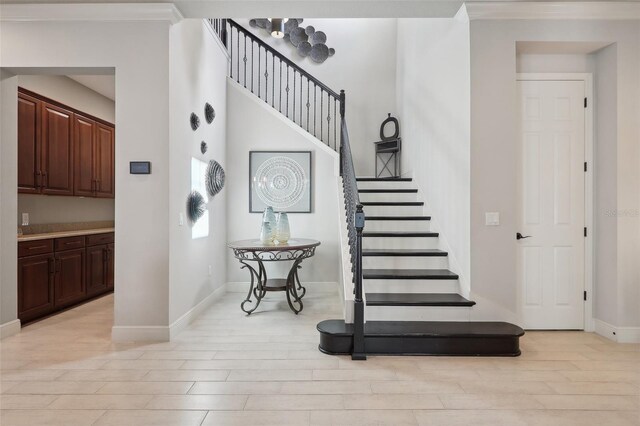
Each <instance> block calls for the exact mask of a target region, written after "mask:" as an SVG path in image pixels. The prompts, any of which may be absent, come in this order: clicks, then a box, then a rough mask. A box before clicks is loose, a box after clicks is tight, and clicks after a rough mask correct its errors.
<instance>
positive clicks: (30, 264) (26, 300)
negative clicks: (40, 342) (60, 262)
mask: <svg viewBox="0 0 640 426" xmlns="http://www.w3.org/2000/svg"><path fill="white" fill-rule="evenodd" d="M54 272H55V265H54V257H53V253H49V254H43V255H38V256H30V257H25V258H20V259H18V318H20V321H21V322H23V323H24V322H28V321H30V320H32V319H35V318H38V317H41V316H44V315H47V314H48V313H50V312H52V311H53V309H54V298H53V281H54Z"/></svg>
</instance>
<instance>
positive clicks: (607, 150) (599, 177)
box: [470, 20, 640, 326]
mask: <svg viewBox="0 0 640 426" xmlns="http://www.w3.org/2000/svg"><path fill="white" fill-rule="evenodd" d="M470 29H471V182H472V185H471V235H472V236H473V238H472V240H471V250H472V251H471V252H472V258H471V274H472V277H473V290H474V292H476V291H477V292H478V293H479V294H480V295H481V296H483V297H485V298H488V299H490V300H493V301H495V302H496V303H497V304H499V305H500V306H502V307H504V308H505V309H506V310H507V311H512V312H515V310H516V307H517V300H516V283H517V279H516V278H517V277H516V245H515V244H516V241H515V238H514V235H515V233H516V231H517V229H516V225H517V217H516V211H517V197H518V190H517V187H516V181H517V179H516V177H517V170H516V166H515V165H516V164H517V161H516V149H517V144H516V143H515V142H514V141H516V140H517V116H516V111H517V108H516V100H517V94H516V78H515V73H516V70H517V68H516V42H517V41H571V42H574V41H580V42H582V41H587V42H608V43H615V45H616V47H615V51H613V50H611V51H610V50H609V49H611V48H606V49H604V50H603V51H602V53H599V54H598V56H599V57H597V58H596V72H597V73H599V74H600V75H599V77H597V81H599V82H600V83H598V84H600V86H599V87H597V92H598V93H599V94H600V97H602V94H603V93H604V92H603V89H604V88H605V87H608V88H609V90H612V91H613V92H614V93H615V94H616V96H617V99H615V100H613V101H611V100H608V101H607V102H610V103H608V104H607V107H609V108H612V107H615V109H614V111H615V114H613V113H612V110H611V109H609V110H608V111H606V112H604V111H600V110H599V111H598V113H597V114H598V120H599V121H598V132H597V140H596V141H595V144H596V155H597V157H596V170H595V179H596V182H595V186H596V191H597V193H596V208H595V211H594V217H595V221H596V232H597V235H596V244H597V246H599V248H598V251H597V252H596V254H595V256H594V260H595V270H596V282H595V286H596V290H595V293H596V294H595V295H594V296H595V298H596V313H595V315H596V318H599V319H604V320H605V321H607V322H609V323H611V324H613V325H615V326H638V325H640V314H639V311H638V309H637V307H638V306H639V305H640V298H639V297H638V282H640V268H638V262H637V260H638V259H639V258H640V239H639V238H638V235H639V232H640V231H639V229H640V223H639V220H640V219H639V218H638V217H637V215H636V216H633V215H626V216H623V217H617V218H611V217H608V216H607V214H606V210H612V211H615V212H621V211H626V210H631V211H632V210H633V209H638V208H639V205H640V204H639V203H640V191H638V187H640V174H639V173H640V146H639V145H640V144H639V143H638V140H639V138H638V135H639V121H638V115H639V109H640V87H639V79H638V75H639V68H640V47H639V45H640V43H639V32H640V28H639V24H638V22H637V21H635V22H634V21H610V22H607V21H533V20H532V21H527V20H477V21H472V22H471V26H470ZM600 55H602V56H600ZM604 79H606V81H605V80H604ZM598 93H597V94H596V96H598ZM597 102H598V100H597V99H596V105H597ZM603 107H604V105H599V106H597V107H596V108H599V109H600V108H603ZM603 126H604V127H603ZM601 132H605V133H606V136H607V137H606V138H603V137H601V136H603V134H601ZM614 177H615V178H614ZM487 211H499V212H500V213H501V223H502V224H501V226H498V227H486V226H485V225H484V212H487ZM601 229H606V231H602V230H601ZM603 232H607V234H606V235H605V236H604V238H602V237H603V235H602V234H603ZM612 253H617V258H615V255H612ZM599 254H604V255H603V256H599ZM611 262H615V266H614V267H613V269H614V271H615V273H608V274H603V273H602V271H603V270H610V269H612V267H611ZM612 295H615V296H612ZM605 318H606V319H605Z"/></svg>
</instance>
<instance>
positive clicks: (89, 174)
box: [73, 115, 96, 196]
mask: <svg viewBox="0 0 640 426" xmlns="http://www.w3.org/2000/svg"><path fill="white" fill-rule="evenodd" d="M94 134H95V122H94V121H93V120H90V119H88V118H85V117H83V116H81V115H75V116H74V119H73V148H74V156H73V163H74V166H73V170H74V175H73V194H74V195H82V196H92V195H94V191H95V179H96V177H95V176H96V174H95V167H94V166H95V161H94V157H95V152H94Z"/></svg>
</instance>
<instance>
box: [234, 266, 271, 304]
mask: <svg viewBox="0 0 640 426" xmlns="http://www.w3.org/2000/svg"><path fill="white" fill-rule="evenodd" d="M240 263H241V264H242V265H244V266H242V268H241V269H245V268H247V269H249V272H250V273H251V284H250V286H249V293H247V298H246V299H245V300H244V301H243V302H242V303H241V304H240V309H242V310H243V311H244V312H246V313H247V315H251V313H252V312H253V311H255V310H256V309H258V306H259V305H260V301H261V300H262V298H263V297H264V295H265V293H266V291H265V285H266V282H267V273H266V271H265V269H264V265H263V264H262V262H261V261H260V260H258V271H259V272H258V271H256V270H255V268H254V267H253V266H251V265H250V264H249V263H247V262H245V261H244V260H240ZM251 293H253V295H254V296H255V298H256V304H255V306H254V307H253V308H251V309H249V310H247V309H245V307H244V305H245V304H247V303H251Z"/></svg>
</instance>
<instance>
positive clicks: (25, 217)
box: [22, 213, 29, 226]
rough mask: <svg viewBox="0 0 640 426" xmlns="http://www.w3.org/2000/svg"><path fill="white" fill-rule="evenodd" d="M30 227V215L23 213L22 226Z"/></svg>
mask: <svg viewBox="0 0 640 426" xmlns="http://www.w3.org/2000/svg"><path fill="white" fill-rule="evenodd" d="M28 225H29V213H22V226H28Z"/></svg>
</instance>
